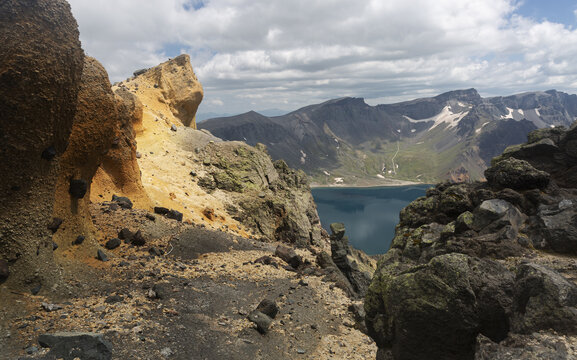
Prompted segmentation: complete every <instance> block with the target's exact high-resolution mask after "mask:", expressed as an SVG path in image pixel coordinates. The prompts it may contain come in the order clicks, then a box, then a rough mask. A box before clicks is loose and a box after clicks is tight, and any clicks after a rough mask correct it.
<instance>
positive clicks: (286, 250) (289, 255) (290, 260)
mask: <svg viewBox="0 0 577 360" xmlns="http://www.w3.org/2000/svg"><path fill="white" fill-rule="evenodd" d="M274 254H275V256H278V257H279V258H281V259H283V260H284V261H285V262H286V263H287V264H289V265H290V266H292V267H293V268H294V269H298V268H299V266H301V265H302V263H303V259H302V258H301V256H300V255H298V254H297V253H296V252H295V251H294V249H292V248H290V247H288V246H284V245H279V246H277V247H276V250H275V252H274Z"/></svg>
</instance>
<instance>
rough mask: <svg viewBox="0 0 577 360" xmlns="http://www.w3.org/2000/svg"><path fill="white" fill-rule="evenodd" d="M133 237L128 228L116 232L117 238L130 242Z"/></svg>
mask: <svg viewBox="0 0 577 360" xmlns="http://www.w3.org/2000/svg"><path fill="white" fill-rule="evenodd" d="M133 237H134V233H133V232H132V231H130V229H129V228H123V229H122V230H120V231H119V232H118V238H119V239H121V240H125V241H127V242H130V241H131V240H132V238H133Z"/></svg>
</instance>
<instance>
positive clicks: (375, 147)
mask: <svg viewBox="0 0 577 360" xmlns="http://www.w3.org/2000/svg"><path fill="white" fill-rule="evenodd" d="M576 118H577V96H576V95H568V94H566V93H563V92H558V91H555V90H550V91H546V92H528V93H523V94H517V95H512V96H506V97H491V98H482V97H481V96H480V95H479V93H478V92H477V91H476V90H475V89H468V90H456V91H451V92H448V93H444V94H441V95H438V96H435V97H432V98H422V99H416V100H412V101H406V102H401V103H396V104H388V105H377V106H370V105H368V104H366V103H365V101H364V100H363V99H360V98H341V99H334V100H330V101H327V102H324V103H321V104H316V105H310V106H306V107H303V108H301V109H299V110H296V111H294V112H291V113H288V114H286V115H283V116H276V117H266V116H263V115H261V114H258V113H256V112H248V113H245V114H241V115H237V116H232V117H226V118H215V119H209V120H206V121H204V122H202V123H200V124H199V128H201V129H206V130H209V131H210V132H211V133H212V134H214V135H215V136H217V137H220V138H222V139H226V140H240V141H245V142H247V143H248V144H251V145H255V144H257V143H262V144H264V145H266V147H267V149H268V152H269V153H270V155H271V157H272V158H273V159H284V160H285V161H286V162H287V163H288V164H289V166H292V167H295V168H300V169H302V170H304V171H305V172H306V173H307V174H308V175H309V176H311V177H312V179H313V183H315V184H319V185H338V184H347V185H386V184H395V183H398V182H399V181H411V182H423V183H435V182H438V181H442V180H452V181H464V180H480V179H483V171H484V170H485V169H486V168H487V167H488V165H489V163H490V161H491V158H493V157H494V156H496V155H498V154H500V153H501V152H502V151H503V150H504V149H505V148H506V147H507V146H509V145H514V144H519V143H522V142H524V141H526V139H527V134H528V133H529V132H530V131H532V130H535V129H538V128H544V127H558V126H564V127H568V126H570V125H571V123H572V122H573V121H574V120H575V119H576Z"/></svg>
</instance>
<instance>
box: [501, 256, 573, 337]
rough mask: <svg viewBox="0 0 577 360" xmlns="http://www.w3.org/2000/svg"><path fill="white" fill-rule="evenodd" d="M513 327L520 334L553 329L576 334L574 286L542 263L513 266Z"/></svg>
mask: <svg viewBox="0 0 577 360" xmlns="http://www.w3.org/2000/svg"><path fill="white" fill-rule="evenodd" d="M514 311H515V312H514V316H513V321H512V325H513V329H514V330H515V331H516V332H518V333H521V334H531V333H533V332H537V331H540V330H548V329H553V330H555V331H557V332H560V333H563V334H577V286H575V284H573V283H571V282H569V281H568V280H567V279H565V278H564V277H563V276H561V275H560V274H559V273H557V272H555V271H553V270H551V269H548V268H546V267H544V266H541V265H537V264H531V263H525V264H521V265H520V266H519V268H518V270H517V279H516V284H515V306H514Z"/></svg>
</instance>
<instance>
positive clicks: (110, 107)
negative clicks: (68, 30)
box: [54, 57, 119, 249]
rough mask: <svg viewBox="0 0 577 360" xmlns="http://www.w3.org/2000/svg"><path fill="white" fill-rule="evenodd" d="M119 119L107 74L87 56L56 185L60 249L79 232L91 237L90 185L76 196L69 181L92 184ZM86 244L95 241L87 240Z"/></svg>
mask: <svg viewBox="0 0 577 360" xmlns="http://www.w3.org/2000/svg"><path fill="white" fill-rule="evenodd" d="M118 121H119V120H118V115H117V111H116V100H115V97H114V94H113V93H112V90H111V88H110V82H109V80H108V74H107V73H106V70H104V68H103V67H102V65H101V64H100V63H99V62H98V61H97V60H95V59H93V58H90V57H86V58H85V61H84V68H83V72H82V81H81V86H80V91H79V93H78V106H77V109H76V116H75V117H74V123H73V125H72V132H71V134H70V139H69V144H68V148H67V149H66V152H65V153H64V154H63V155H62V161H61V167H60V173H59V177H58V183H57V185H56V189H55V202H54V216H56V217H59V218H62V219H64V223H63V226H62V229H61V230H60V231H58V232H56V234H55V236H54V240H55V242H56V243H57V244H59V245H60V246H61V248H62V249H66V248H67V247H69V246H71V245H72V242H73V240H74V239H75V238H76V237H77V236H78V235H85V236H87V239H89V240H92V239H94V236H88V235H92V234H93V233H94V232H95V230H94V229H93V226H92V221H91V218H90V213H89V210H88V205H89V203H90V186H87V189H86V196H84V195H83V197H82V198H79V197H77V196H74V194H73V193H72V189H73V187H72V185H73V184H74V183H75V182H76V183H77V182H79V181H84V182H85V183H86V184H88V185H89V184H91V182H92V178H93V177H94V174H95V173H96V170H97V169H98V166H99V165H100V163H101V162H102V161H103V159H104V156H105V154H106V153H107V151H108V150H109V149H110V147H111V146H112V143H113V141H114V133H115V129H116V128H117V123H118ZM107 200H109V199H107ZM85 244H88V245H89V246H90V245H93V246H94V245H95V243H92V244H91V243H90V241H87V242H85Z"/></svg>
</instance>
